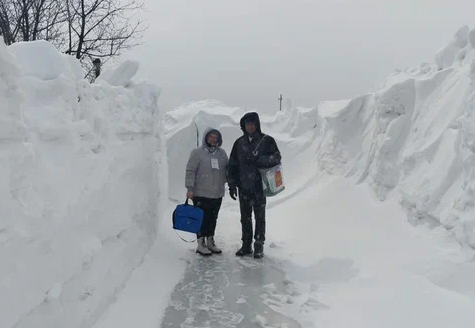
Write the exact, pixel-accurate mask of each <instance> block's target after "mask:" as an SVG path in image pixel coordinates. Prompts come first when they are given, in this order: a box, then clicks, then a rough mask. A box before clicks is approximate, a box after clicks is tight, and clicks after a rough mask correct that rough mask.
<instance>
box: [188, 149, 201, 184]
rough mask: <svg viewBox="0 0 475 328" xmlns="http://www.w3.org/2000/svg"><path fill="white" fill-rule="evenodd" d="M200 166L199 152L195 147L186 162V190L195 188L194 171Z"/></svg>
mask: <svg viewBox="0 0 475 328" xmlns="http://www.w3.org/2000/svg"><path fill="white" fill-rule="evenodd" d="M199 166H200V153H199V151H198V150H197V149H195V150H193V151H192V152H191V154H190V157H189V159H188V163H187V164H186V172H185V187H186V189H187V190H188V191H193V189H194V188H195V181H196V173H197V172H198V167H199Z"/></svg>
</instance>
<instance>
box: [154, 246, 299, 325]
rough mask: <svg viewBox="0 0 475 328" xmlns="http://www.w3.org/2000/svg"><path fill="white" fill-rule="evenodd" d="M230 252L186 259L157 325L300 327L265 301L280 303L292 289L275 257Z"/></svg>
mask: <svg viewBox="0 0 475 328" xmlns="http://www.w3.org/2000/svg"><path fill="white" fill-rule="evenodd" d="M232 256H233V254H232V253H231V252H230V251H226V252H223V254H221V255H215V256H212V257H211V258H202V257H196V258H195V259H193V260H191V261H190V263H189V265H188V268H187V270H186V273H185V276H184V278H183V280H182V281H181V282H180V283H179V284H178V285H177V286H176V288H175V290H174V292H173V294H172V297H171V300H170V304H169V306H168V308H167V310H166V312H165V317H164V318H163V321H162V325H161V327H162V328H169V327H180V328H201V327H202V328H215V327H216V328H237V327H242V328H253V327H256V328H257V327H262V324H266V325H269V326H271V327H287V328H297V327H301V325H300V324H298V323H297V322H296V321H295V320H293V319H291V318H288V317H286V316H285V315H282V314H280V313H278V312H275V311H273V310H272V309H271V308H270V307H269V306H268V305H267V304H268V302H270V303H272V304H274V305H275V306H279V307H281V306H283V305H284V304H285V303H286V302H289V301H290V299H289V298H287V297H286V295H287V296H290V294H291V293H292V290H291V288H292V286H291V284H290V282H289V281H287V280H286V279H285V273H284V272H283V271H282V270H280V269H279V268H278V267H277V265H276V263H275V262H274V261H273V260H272V259H259V260H254V259H253V258H252V257H243V258H238V259H236V258H234V257H232Z"/></svg>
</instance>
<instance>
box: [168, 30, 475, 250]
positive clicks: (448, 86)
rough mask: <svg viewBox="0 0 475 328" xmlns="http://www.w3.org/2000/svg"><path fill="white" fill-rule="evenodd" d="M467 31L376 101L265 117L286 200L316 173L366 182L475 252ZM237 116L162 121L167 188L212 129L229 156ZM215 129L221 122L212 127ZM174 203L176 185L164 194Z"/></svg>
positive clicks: (192, 110) (474, 45)
mask: <svg viewBox="0 0 475 328" xmlns="http://www.w3.org/2000/svg"><path fill="white" fill-rule="evenodd" d="M474 80H475V30H471V31H469V29H468V27H466V26H464V27H462V28H461V29H460V30H459V31H458V32H457V33H456V35H455V37H454V41H452V42H451V43H450V44H449V45H448V46H447V47H445V48H443V49H441V50H440V51H439V53H438V54H437V55H436V59H435V62H434V63H433V64H429V63H424V64H422V65H421V66H420V67H419V68H407V69H405V70H399V71H397V72H394V73H393V74H392V75H391V76H390V77H389V78H388V80H387V81H386V83H384V84H383V85H382V86H381V88H380V89H379V90H377V91H375V92H372V93H369V94H367V95H363V96H360V97H357V98H355V99H352V100H343V101H332V102H323V103H321V104H320V105H319V106H317V107H316V108H313V109H297V108H294V109H291V110H287V109H286V110H285V111H282V112H277V113H276V115H275V116H273V117H263V118H262V121H263V130H264V132H266V131H267V132H268V133H271V134H272V135H273V136H275V138H276V140H277V142H278V145H279V146H280V148H281V149H282V152H283V161H284V163H283V164H284V179H285V180H286V184H287V186H288V188H289V189H288V191H287V192H286V193H282V194H281V195H279V196H277V197H276V198H273V199H272V202H276V201H277V202H280V201H282V200H284V199H286V198H289V197H292V195H295V193H296V192H298V191H301V190H305V186H308V185H309V181H314V180H315V179H318V177H320V176H322V175H324V174H330V175H337V176H345V177H348V178H351V179H353V180H354V182H355V183H367V184H368V185H369V186H370V187H371V189H372V190H373V192H374V194H375V195H376V196H377V198H378V199H379V200H381V201H384V200H385V199H387V198H388V197H390V195H393V194H394V193H396V195H398V197H400V202H401V205H402V206H403V207H404V208H405V209H407V212H408V217H409V219H410V220H411V222H418V221H420V220H423V221H424V222H425V221H427V220H429V221H430V222H431V223H437V224H442V225H443V226H444V227H446V228H447V229H449V230H450V231H452V232H453V233H454V234H455V235H456V237H457V238H458V240H459V241H460V242H462V243H463V244H469V245H471V246H475V210H474V204H475V201H474V192H475V146H474V145H475V113H474V104H475V81H474ZM243 114H244V110H242V109H238V108H227V107H226V106H224V105H222V104H219V103H217V102H209V103H208V102H198V103H192V104H187V105H185V106H183V107H182V108H179V109H177V110H175V111H172V112H169V113H167V115H166V125H165V128H166V133H167V149H168V153H169V154H171V156H170V162H173V167H172V166H171V165H170V168H169V169H170V180H176V181H181V180H183V177H182V176H183V172H184V165H185V164H186V159H187V156H188V155H189V151H190V150H191V149H192V148H193V147H194V146H196V140H201V139H200V138H201V135H200V131H203V129H204V128H205V127H206V126H209V125H213V123H214V124H215V125H217V126H216V127H217V128H220V129H221V130H222V132H223V135H224V143H223V146H224V148H225V149H226V150H227V151H228V153H229V151H230V148H231V145H232V142H233V141H234V140H235V138H236V137H237V136H239V135H240V133H241V132H240V130H239V126H238V122H239V118H240V117H241V116H242V115H243ZM218 122H219V123H218ZM169 192H170V195H171V197H173V198H174V199H181V198H182V197H183V195H184V194H185V190H184V187H183V186H182V185H181V184H172V185H170V190H169Z"/></svg>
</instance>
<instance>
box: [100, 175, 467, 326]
mask: <svg viewBox="0 0 475 328" xmlns="http://www.w3.org/2000/svg"><path fill="white" fill-rule="evenodd" d="M327 180H328V179H327ZM329 180H333V179H332V178H330V179H329ZM171 208H173V206H172V207H171ZM166 216H168V213H167V214H166ZM169 225H170V223H166V222H164V226H162V228H161V231H163V232H164V234H163V235H161V236H160V237H159V239H158V242H157V244H156V246H155V247H154V250H152V252H151V253H150V254H149V256H148V257H147V258H146V260H145V262H144V265H143V266H142V267H140V268H139V269H138V270H136V272H135V273H134V274H133V276H132V278H131V280H130V281H129V283H128V285H127V287H126V288H125V290H124V292H123V293H121V295H120V297H119V298H118V300H117V302H116V303H115V304H113V305H112V306H111V308H110V310H109V313H108V315H106V316H105V317H104V318H102V320H101V321H100V322H99V323H98V325H96V326H95V327H94V328H126V327H132V326H133V327H141V328H171V327H174V328H175V327H176V328H187V327H194V328H234V327H236V328H238V327H250V328H257V327H261V328H293V327H302V328H316V327H325V328H348V327H351V328H379V327H385V328H400V327H405V328H420V327H431V328H447V327H451V328H468V327H472V326H473V321H474V319H475V315H474V313H475V280H474V279H473V276H474V275H475V264H474V263H473V258H474V256H473V250H470V249H464V248H462V247H461V246H460V245H459V244H458V243H457V242H456V241H455V238H454V237H453V236H451V235H450V234H448V233H447V231H446V230H445V229H443V228H431V227H427V226H423V225H421V226H412V225H410V224H409V223H408V221H407V219H406V216H405V213H404V211H403V210H402V209H401V207H400V205H399V204H398V202H397V199H391V200H388V201H386V202H380V201H379V200H377V199H375V197H374V196H373V195H372V194H371V192H370V189H369V188H368V187H367V186H364V185H355V184H354V182H353V181H350V180H348V179H337V180H336V181H322V180H320V181H318V183H316V184H315V185H314V186H313V187H311V188H308V189H306V190H305V191H303V192H301V193H298V194H295V195H294V196H292V197H290V198H288V199H287V200H285V201H284V199H278V198H275V199H269V205H268V215H267V241H266V246H265V254H266V255H265V257H264V259H259V260H256V259H254V258H252V257H246V258H238V257H236V256H235V255H234V252H235V251H236V250H237V249H238V247H239V245H240V231H241V228H240V222H239V209H238V204H237V202H234V201H232V200H230V199H229V197H227V198H226V200H225V201H224V202H223V208H222V210H221V212H220V216H219V222H218V226H217V236H216V239H217V243H218V245H219V246H220V247H221V248H222V249H223V251H224V253H223V254H220V255H213V256H211V257H208V258H203V257H201V256H199V255H198V254H196V253H195V247H196V244H195V243H192V244H187V243H184V242H182V241H181V240H180V239H179V238H178V236H176V234H175V232H174V231H173V230H172V229H171V227H170V226H169ZM181 235H182V236H183V237H186V238H187V237H190V236H186V235H184V234H181Z"/></svg>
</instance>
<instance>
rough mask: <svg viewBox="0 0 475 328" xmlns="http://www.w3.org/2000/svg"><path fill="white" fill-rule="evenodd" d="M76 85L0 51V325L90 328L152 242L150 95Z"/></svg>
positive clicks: (155, 143)
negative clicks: (0, 204)
mask: <svg viewBox="0 0 475 328" xmlns="http://www.w3.org/2000/svg"><path fill="white" fill-rule="evenodd" d="M115 76H117V74H116V75H115ZM81 77H82V71H81V70H80V66H79V64H78V63H77V62H76V61H75V60H74V59H72V58H71V57H70V56H65V55H61V54H59V53H58V52H57V51H56V50H54V47H53V46H52V45H51V44H49V43H47V42H45V41H38V42H30V43H19V44H15V45H13V46H11V47H8V48H7V47H6V46H5V45H4V44H3V43H0V103H2V106H0V199H1V200H2V206H0V217H1V218H2V219H1V221H0V245H1V247H0V258H1V259H2V265H1V267H0V278H1V284H0V309H1V310H0V311H1V315H0V327H16V328H23V327H33V326H34V327H90V326H91V325H92V324H93V323H94V322H95V321H96V320H97V319H98V317H99V316H100V315H101V314H102V312H103V311H104V310H105V309H106V308H107V307H108V305H109V303H110V302H111V301H112V300H113V299H114V297H115V295H116V294H117V293H118V292H120V290H121V289H122V286H123V285H124V283H125V282H126V280H127V279H128V277H129V276H130V273H131V272H132V270H133V269H134V268H135V267H137V266H139V264H140V263H141V261H142V259H143V257H144V255H145V254H146V253H147V251H148V250H149V249H150V247H151V245H152V243H153V241H154V240H155V233H156V227H157V210H158V203H157V202H158V199H159V197H158V196H159V190H158V188H159V183H158V181H157V180H158V178H157V175H158V170H159V167H160V164H159V157H158V156H157V154H158V153H159V152H161V148H160V147H162V146H161V145H162V142H161V135H160V134H159V133H158V132H157V130H160V125H159V119H158V116H157V101H158V96H159V92H158V89H157V88H155V87H153V86H150V85H147V84H137V85H135V86H134V87H131V88H123V87H120V88H117V87H112V86H109V85H107V84H101V85H100V86H99V85H91V84H89V83H88V82H87V81H86V80H83V79H81ZM130 77H131V75H130V74H128V75H127V76H126V78H127V79H130ZM117 80H120V77H118V78H117Z"/></svg>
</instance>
